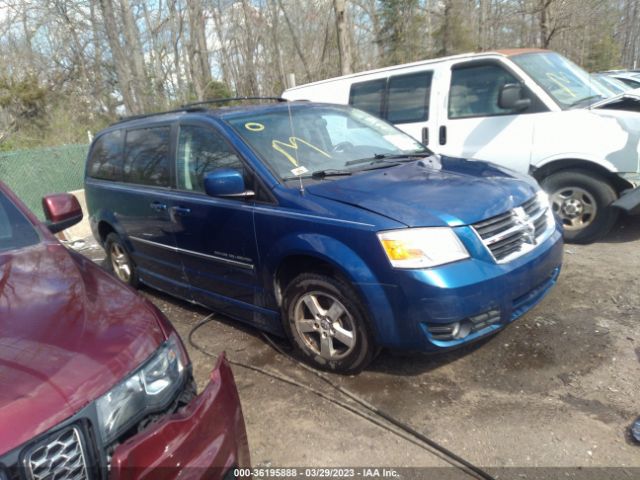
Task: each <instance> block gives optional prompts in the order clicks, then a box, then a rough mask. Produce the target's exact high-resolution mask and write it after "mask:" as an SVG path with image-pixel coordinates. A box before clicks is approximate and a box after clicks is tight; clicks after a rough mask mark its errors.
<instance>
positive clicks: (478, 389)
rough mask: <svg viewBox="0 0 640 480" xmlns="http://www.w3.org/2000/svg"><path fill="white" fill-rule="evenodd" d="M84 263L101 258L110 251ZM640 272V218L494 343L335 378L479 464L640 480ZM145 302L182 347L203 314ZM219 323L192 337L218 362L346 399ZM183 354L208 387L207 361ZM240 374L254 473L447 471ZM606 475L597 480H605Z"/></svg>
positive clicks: (395, 356) (571, 262) (589, 255)
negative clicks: (637, 427) (595, 470)
mask: <svg viewBox="0 0 640 480" xmlns="http://www.w3.org/2000/svg"><path fill="white" fill-rule="evenodd" d="M87 252H89V254H90V256H92V257H93V258H94V259H97V260H99V259H100V255H101V253H102V252H101V251H96V250H91V249H89V250H87ZM639 273H640V219H638V217H636V218H635V219H633V218H628V219H624V220H623V221H622V222H621V223H620V225H619V226H618V227H617V228H616V229H615V230H614V231H613V232H612V233H611V234H610V235H609V236H608V237H607V238H606V239H605V240H604V241H602V242H599V243H596V244H593V245H588V246H576V245H566V246H565V257H564V267H563V271H562V273H561V275H560V279H559V282H558V285H557V286H556V288H555V289H553V291H552V292H551V293H550V294H549V295H548V296H547V297H546V298H545V300H544V301H543V302H542V303H541V304H540V305H539V306H537V307H536V308H535V309H534V310H532V311H531V312H529V313H528V314H527V315H525V316H524V317H523V318H521V319H519V320H518V321H516V322H515V323H513V324H512V325H511V326H509V327H508V328H507V329H505V330H504V331H502V332H501V333H500V334H498V335H496V336H494V337H492V338H490V339H488V340H486V341H484V342H482V343H480V344H477V345H475V346H473V347H470V348H467V349H465V350H460V351H456V352H453V353H448V354H444V355H439V356H424V355H403V354H399V353H393V352H386V351H385V352H382V353H381V355H380V356H379V357H378V358H377V360H375V362H374V363H373V364H372V365H371V366H370V367H369V368H368V369H367V370H366V371H364V372H363V373H361V374H360V375H358V376H353V377H344V376H338V375H333V376H331V378H332V380H333V381H334V382H336V383H337V384H339V385H341V386H343V387H345V388H347V389H349V390H350V391H352V392H354V393H356V394H357V395H359V396H361V397H363V398H364V399H366V400H367V401H369V402H370V403H372V404H374V405H376V406H378V407H380V408H381V409H383V410H385V411H386V412H389V413H391V414H393V415H394V416H396V417H397V418H398V419H400V420H402V421H403V422H406V423H408V424H410V425H411V426H412V427H413V428H415V429H416V430H418V431H420V432H422V433H424V434H425V435H427V436H429V437H430V438H432V439H434V440H436V441H437V442H439V443H441V444H442V445H444V446H445V447H447V448H449V449H451V450H453V451H454V452H456V453H457V454H459V455H461V456H462V457H464V458H466V459H467V460H469V461H471V462H473V463H475V464H478V465H482V466H485V467H578V466H579V467H630V468H628V469H619V470H620V471H623V472H624V473H625V475H624V476H622V477H621V478H640V469H638V470H634V469H633V467H640V446H638V445H635V444H634V443H633V442H632V441H631V439H630V436H629V433H628V428H629V426H630V424H631V423H632V422H633V420H634V419H635V418H636V417H638V416H639V415H640V390H639V388H638V383H639V380H640V329H639V328H638V324H639V322H640V280H639ZM143 293H144V294H145V295H147V296H149V297H150V298H151V299H152V300H153V301H154V302H155V303H156V304H157V305H158V307H160V309H161V310H162V311H163V312H164V313H165V314H166V315H167V316H168V317H169V319H170V320H171V321H172V322H173V323H174V325H175V326H176V328H177V329H178V331H179V332H180V334H181V335H182V336H183V338H184V339H185V343H186V336H187V333H188V332H189V330H190V329H191V328H192V327H193V326H194V325H195V324H196V323H197V322H198V321H200V320H201V319H202V318H204V317H205V316H207V315H208V314H209V312H208V311H206V310H204V309H201V308H198V307H194V306H192V305H190V304H188V303H185V302H182V301H179V300H175V299H172V298H170V297H167V296H164V295H161V294H158V293H156V292H153V291H151V290H149V289H144V290H143ZM215 318H216V320H215V321H213V322H210V323H208V324H207V325H205V326H203V327H202V328H201V329H200V330H199V331H198V332H197V333H196V335H195V336H194V340H195V341H196V342H198V343H199V344H200V345H202V346H204V347H206V349H207V350H208V351H210V352H211V353H213V354H219V353H220V352H222V351H226V352H227V355H228V356H229V357H230V358H231V359H234V360H239V361H243V362H247V363H250V364H252V365H256V366H259V367H262V368H266V369H269V370H271V371H277V372H282V373H284V374H286V375H288V376H291V377H294V378H295V379H297V380H298V381H299V382H301V383H305V384H309V385H312V386H314V387H315V388H318V389H321V390H323V391H325V392H326V393H327V394H331V395H334V396H338V397H339V394H338V393H337V392H336V391H334V390H332V389H331V388H330V387H329V386H328V385H326V384H325V383H323V382H321V381H319V380H318V378H316V377H315V376H314V375H313V374H311V373H309V372H307V371H305V370H303V369H301V368H300V367H299V366H297V365H295V364H294V363H292V362H291V361H290V360H289V359H288V358H286V357H283V356H282V355H280V354H278V353H277V352H276V351H275V350H274V349H273V348H272V347H271V346H270V345H269V344H268V343H267V342H266V341H265V340H264V339H263V338H262V336H261V335H260V333H259V332H258V331H256V330H253V329H250V328H246V327H243V326H241V325H239V324H238V323H236V322H234V321H232V320H228V319H225V318H224V317H222V316H220V315H218V316H216V317H215ZM282 345H283V347H286V344H282ZM188 348H189V350H190V351H189V353H190V355H191V358H192V360H193V364H194V372H195V375H196V378H197V381H198V383H199V385H200V386H202V385H204V383H205V382H206V381H207V376H208V373H209V371H210V369H211V368H212V366H213V360H212V359H211V358H209V357H207V356H205V355H203V354H201V353H200V352H199V351H197V350H195V349H193V348H192V347H190V346H189V347H188ZM234 373H235V377H236V381H237V384H238V389H239V391H240V397H241V400H242V405H243V409H244V414H245V420H246V424H247V429H248V434H249V443H250V449H251V456H252V463H253V465H254V466H271V467H286V466H291V467H304V466H322V467H328V466H335V467H345V466H359V467H364V466H373V467H391V466H395V467H400V466H416V467H431V466H447V465H449V464H448V463H447V462H446V461H444V460H443V459H441V458H440V457H439V456H438V455H435V454H434V453H433V452H429V451H426V450H425V449H423V448H420V447H418V446H416V445H414V444H412V443H410V442H408V441H407V440H405V439H403V438H400V437H399V436H397V435H395V434H393V433H391V432H389V431H387V430H384V429H382V428H380V427H379V426H377V425H374V424H372V423H369V422H368V421H366V420H364V419H362V418H361V417H358V416H356V415H354V414H353V413H351V412H348V411H346V410H344V409H342V408H340V407H338V406H336V405H334V404H332V403H331V402H329V401H327V400H324V399H321V398H320V397H318V396H316V395H314V394H313V393H310V392H308V391H305V390H303V389H301V388H299V387H295V386H292V385H288V384H284V383H281V382H279V381H277V380H274V379H272V378H269V377H266V376H264V375H262V374H260V373H257V372H254V371H251V370H246V369H244V368H240V367H234ZM565 475H568V474H565ZM603 475H604V476H599V475H596V476H595V477H593V478H611V477H610V476H609V475H608V474H606V475H605V474H603ZM507 477H509V475H508V474H507V475H506V477H505V476H504V475H503V476H502V478H507ZM520 477H521V478H527V476H526V475H525V474H521V475H520ZM432 478H440V476H433V477H432ZM456 478H457V477H456ZM529 478H533V477H529ZM536 478H537V477H536ZM550 478H551V477H550ZM554 478H555V477H554Z"/></svg>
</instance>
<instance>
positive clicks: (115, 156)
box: [87, 130, 122, 180]
mask: <svg viewBox="0 0 640 480" xmlns="http://www.w3.org/2000/svg"><path fill="white" fill-rule="evenodd" d="M87 175H89V176H90V177H93V178H100V179H103V180H120V179H121V178H122V130H115V131H113V132H109V133H105V134H104V135H102V136H101V137H99V138H98V139H97V140H96V141H95V143H94V144H93V148H92V149H91V155H90V157H89V162H88V168H87Z"/></svg>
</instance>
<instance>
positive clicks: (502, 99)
mask: <svg viewBox="0 0 640 480" xmlns="http://www.w3.org/2000/svg"><path fill="white" fill-rule="evenodd" d="M529 105H531V99H530V98H522V85H521V84H519V83H507V84H505V85H503V86H502V88H501V89H500V94H499V95H498V106H499V107H500V108H502V109H504V110H518V111H520V110H524V109H526V108H529Z"/></svg>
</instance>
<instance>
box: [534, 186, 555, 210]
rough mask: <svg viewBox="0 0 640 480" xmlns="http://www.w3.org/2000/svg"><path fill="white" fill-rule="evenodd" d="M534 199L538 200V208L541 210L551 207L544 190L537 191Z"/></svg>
mask: <svg viewBox="0 0 640 480" xmlns="http://www.w3.org/2000/svg"><path fill="white" fill-rule="evenodd" d="M536 197H537V198H538V203H539V204H540V208H542V209H543V210H544V209H545V208H549V207H550V206H551V204H550V203H549V194H548V193H547V192H545V191H544V190H538V192H537V193H536Z"/></svg>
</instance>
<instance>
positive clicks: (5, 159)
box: [0, 145, 89, 219]
mask: <svg viewBox="0 0 640 480" xmlns="http://www.w3.org/2000/svg"><path fill="white" fill-rule="evenodd" d="M88 150H89V145H64V146H62V147H51V148H39V149H33V150H17V151H13V152H0V180H2V181H3V182H4V183H6V184H7V185H8V186H9V188H11V189H12V190H13V191H14V192H15V193H16V194H17V195H18V197H20V199H21V200H22V201H23V202H24V203H26V204H27V206H28V207H29V208H30V209H31V211H33V212H34V213H35V214H36V215H37V216H38V218H40V219H44V216H43V214H42V197H43V196H44V195H47V194H49V193H58V192H69V191H72V190H78V189H80V188H83V187H82V180H83V176H84V162H85V159H86V156H87V151H88Z"/></svg>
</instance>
